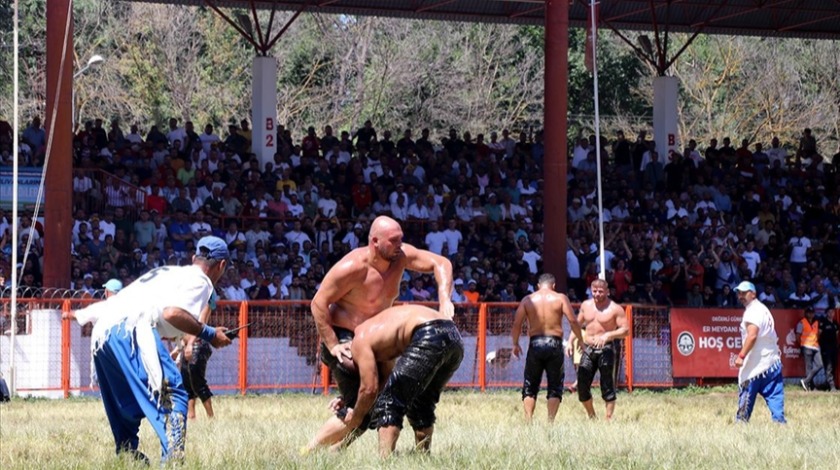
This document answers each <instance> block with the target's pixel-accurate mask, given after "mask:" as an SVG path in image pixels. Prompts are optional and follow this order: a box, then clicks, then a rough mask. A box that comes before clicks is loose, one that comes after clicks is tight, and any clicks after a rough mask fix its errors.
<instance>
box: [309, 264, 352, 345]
mask: <svg viewBox="0 0 840 470" xmlns="http://www.w3.org/2000/svg"><path fill="white" fill-rule="evenodd" d="M356 265H357V263H355V262H354V261H353V260H347V259H343V260H341V261H339V262H338V264H336V265H335V266H334V267H333V268H332V269H331V270H330V272H328V273H327V275H326V276H325V277H324V280H323V281H322V282H321V287H320V288H319V289H318V292H316V293H315V297H313V298H312V303H311V304H310V307H311V309H312V318H313V319H314V320H315V327H316V328H317V329H318V335H319V336H320V337H321V340H322V341H323V342H324V345H326V347H327V350H329V351H332V350H333V348H334V347H335V346H336V345H337V344H338V337H336V335H335V332H334V331H333V329H332V324H331V323H330V304H332V303H335V302H338V301H339V300H341V298H342V297H344V296H345V295H346V294H347V293H348V292H349V291H350V289H352V288H353V287H354V286H355V285H356V284H357V283H358V280H357V279H356V278H357V277H358V276H357V271H358V268H357V266H356Z"/></svg>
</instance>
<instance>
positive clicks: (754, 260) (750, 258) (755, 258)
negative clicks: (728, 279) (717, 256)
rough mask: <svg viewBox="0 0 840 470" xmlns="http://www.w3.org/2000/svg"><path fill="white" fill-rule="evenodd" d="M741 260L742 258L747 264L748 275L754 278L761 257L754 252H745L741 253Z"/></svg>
mask: <svg viewBox="0 0 840 470" xmlns="http://www.w3.org/2000/svg"><path fill="white" fill-rule="evenodd" d="M741 258H744V261H746V262H747V266H748V267H749V268H750V273H751V274H752V275H753V277H755V272H756V271H758V265H759V264H761V255H759V254H758V253H757V252H755V251H745V252H743V253H741Z"/></svg>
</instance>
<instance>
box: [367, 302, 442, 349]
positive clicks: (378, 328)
mask: <svg viewBox="0 0 840 470" xmlns="http://www.w3.org/2000/svg"><path fill="white" fill-rule="evenodd" d="M443 319H446V317H445V316H444V315H442V314H441V313H440V312H438V311H437V310H432V309H430V308H428V307H424V306H422V305H400V306H397V307H391V308H389V309H386V310H384V311H383V312H381V313H379V314H378V315H376V316H374V317H372V318H370V319H368V320H366V321H365V322H364V323H362V324H361V325H359V326H358V327H357V328H356V330H355V332H356V337H355V339H354V340H353V347H354V348H359V347H368V348H370V349H371V350H372V351H373V354H374V357H375V358H376V361H377V362H385V361H390V360H391V359H394V358H396V357H397V356H399V355H400V354H402V352H403V351H404V350H405V348H406V347H407V346H408V345H409V344H410V343H411V337H412V336H413V334H414V329H415V328H417V326H419V325H422V324H423V323H426V322H429V321H432V320H443Z"/></svg>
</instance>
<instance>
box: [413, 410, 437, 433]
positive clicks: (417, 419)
mask: <svg viewBox="0 0 840 470" xmlns="http://www.w3.org/2000/svg"><path fill="white" fill-rule="evenodd" d="M435 421H436V417H435V408H434V407H426V408H424V409H422V410H411V411H410V412H409V413H408V422H409V423H410V424H411V428H412V429H414V430H418V429H427V428H430V427H432V426H434V424H435Z"/></svg>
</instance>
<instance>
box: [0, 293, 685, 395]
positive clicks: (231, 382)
mask: <svg viewBox="0 0 840 470" xmlns="http://www.w3.org/2000/svg"><path fill="white" fill-rule="evenodd" d="M96 301H97V300H94V299H65V300H62V299H55V300H42V299H22V300H19V303H18V309H19V319H18V325H22V326H21V327H19V329H18V336H17V337H18V342H17V345H16V350H17V351H16V353H17V356H16V357H17V361H18V364H19V366H18V367H17V369H18V373H17V379H18V380H17V382H16V383H17V384H18V387H17V388H18V391H19V392H20V393H25V394H27V393H28V394H42V395H50V396H57V395H58V396H64V397H67V396H69V395H70V394H71V393H77V392H89V391H92V390H94V389H93V388H91V386H90V372H91V366H90V363H91V361H90V359H91V355H90V330H91V328H90V326H89V325H88V326H86V327H80V326H79V325H78V324H77V323H76V322H75V321H71V320H62V319H61V313H62V312H63V311H65V312H66V311H69V310H74V309H80V308H83V307H84V306H86V305H89V304H90V303H91V302H96ZM429 305H430V306H432V307H435V304H429ZM516 306H517V304H514V303H482V304H457V305H456V314H455V322H456V324H457V325H458V328H459V329H460V331H461V333H462V337H463V339H464V346H465V352H466V354H465V355H464V361H463V363H462V364H461V367H460V369H459V370H458V371H457V372H456V374H455V376H454V377H453V378H452V380H451V382H450V386H451V387H459V388H474V389H476V390H480V391H484V390H486V389H488V388H491V389H493V388H513V387H520V386H521V383H522V375H523V369H524V359H516V358H514V357H512V343H511V338H510V329H511V326H512V324H513V317H514V313H515V311H516ZM0 308H2V312H4V315H5V318H8V311H9V299H0ZM626 311H627V313H628V320H629V323H630V336H629V337H628V338H627V339H626V340H625V344H624V347H623V348H622V359H621V362H620V364H621V368H620V370H619V383H620V384H621V386H623V387H626V388H627V389H629V390H632V389H633V388H634V387H671V386H675V385H685V384H688V383H694V381H693V380H692V381H686V380H683V381H681V382H675V380H674V379H673V377H672V376H671V348H670V326H669V311H668V309H667V308H666V307H647V306H633V307H627V308H626ZM211 323H213V324H215V325H222V326H226V327H229V328H234V327H237V326H242V325H245V324H247V323H251V326H250V327H249V328H248V329H246V330H242V331H241V332H240V334H239V338H238V339H237V340H235V341H234V343H233V344H232V345H231V346H230V347H227V348H223V349H218V350H214V353H213V356H212V357H211V359H210V362H209V364H208V371H207V378H208V382H209V383H210V386H211V388H213V390H215V391H218V392H227V393H241V394H245V393H248V392H279V391H285V390H291V391H305V392H309V393H315V392H321V393H324V394H326V393H329V391H330V388H331V384H330V380H329V376H328V372H327V370H326V368H324V367H323V366H322V365H321V362H320V358H319V356H318V354H319V353H318V351H319V339H318V334H317V331H316V328H315V323H314V321H313V319H312V316H311V314H310V312H309V302H308V301H285V302H277V301H250V302H232V301H220V302H219V305H218V308H217V309H216V310H215V311H214V312H213V317H212V320H211ZM567 337H568V332H567ZM520 341H521V342H522V346H523V348H524V347H525V346H526V342H527V337H526V336H525V335H523V337H522V339H521V340H520ZM0 346H2V348H0V365H2V364H4V363H6V362H7V361H8V358H9V354H10V351H9V337H8V336H7V335H3V336H2V337H0ZM566 377H567V381H568V382H571V381H573V380H574V372H573V367H572V363H571V360H570V359H569V360H567V364H566Z"/></svg>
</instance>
